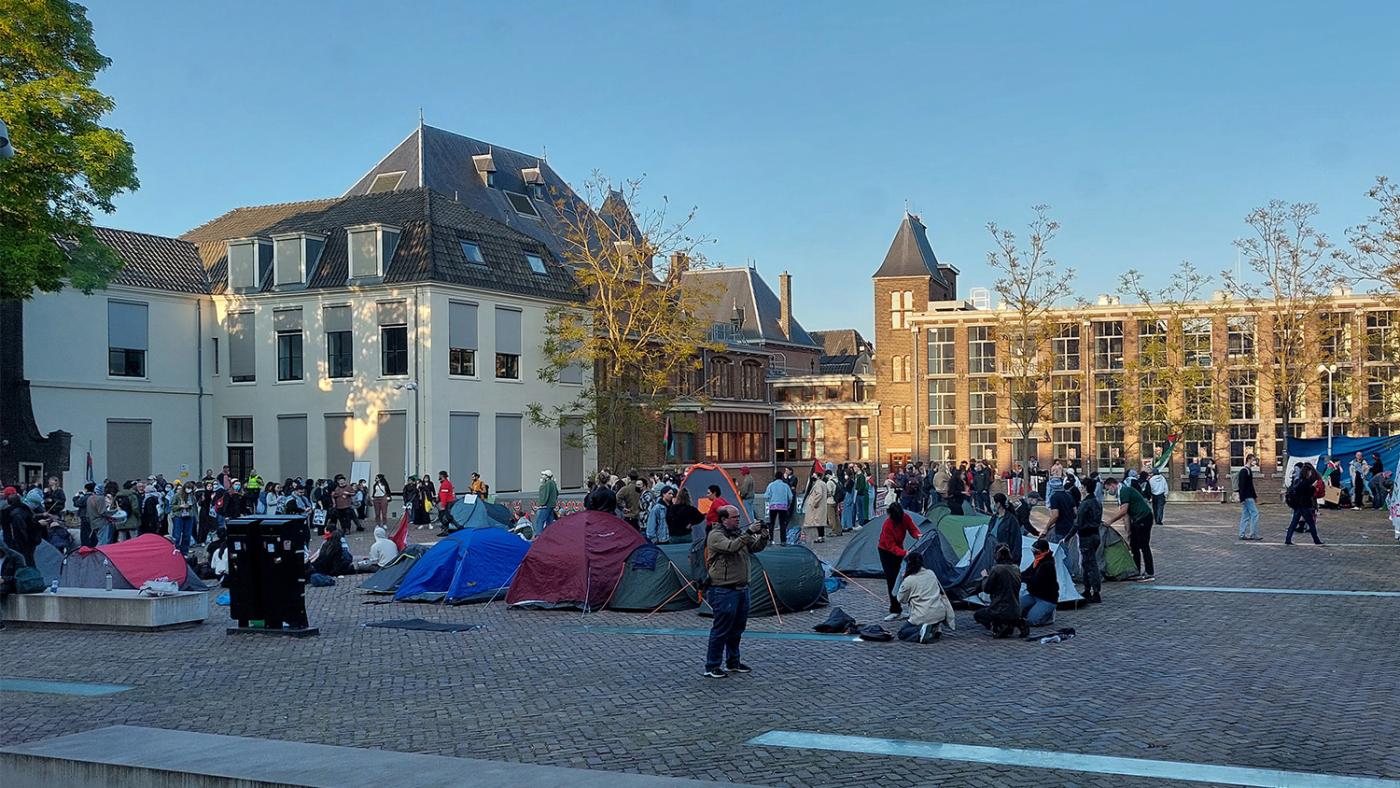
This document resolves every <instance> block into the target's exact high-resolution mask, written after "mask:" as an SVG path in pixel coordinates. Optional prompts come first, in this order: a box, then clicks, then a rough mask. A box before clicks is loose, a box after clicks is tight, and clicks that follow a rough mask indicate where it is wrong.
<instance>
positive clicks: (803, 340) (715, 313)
mask: <svg viewBox="0 0 1400 788" xmlns="http://www.w3.org/2000/svg"><path fill="white" fill-rule="evenodd" d="M683 281H684V282H685V283H686V285H687V286H691V285H694V286H696V287H703V288H705V289H706V290H707V291H708V292H710V293H711V294H712V297H711V298H709V299H708V302H707V304H706V307H707V309H708V311H709V318H710V320H711V321H712V322H715V323H728V322H729V320H730V318H732V317H733V316H734V307H735V306H736V305H737V306H739V307H741V308H742V309H743V310H744V329H743V333H744V337H745V339H747V340H748V341H749V342H777V343H781V344H787V345H794V346H797V347H803V348H811V349H817V350H820V349H821V345H820V344H819V343H817V341H816V340H814V339H812V336H811V335H810V334H808V333H807V330H806V329H804V328H803V327H802V324H801V323H798V322H797V318H796V316H794V317H793V318H792V338H791V339H789V338H788V337H786V336H784V335H783V331H782V329H781V328H780V327H779V318H780V317H781V316H782V304H781V302H779V300H778V296H776V295H775V294H774V293H773V291H772V290H771V289H769V287H768V283H767V282H764V281H763V277H761V276H759V275H758V271H757V270H755V269H753V268H747V267H745V268H702V269H695V270H691V271H687V272H685V274H684V280H683Z"/></svg>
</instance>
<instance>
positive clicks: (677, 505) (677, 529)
mask: <svg viewBox="0 0 1400 788" xmlns="http://www.w3.org/2000/svg"><path fill="white" fill-rule="evenodd" d="M703 522H705V515H703V514H701V513H700V510H699V509H696V508H695V507H694V506H693V505H692V504H691V502H690V491H689V490H687V489H686V488H684V487H682V488H681V490H680V492H679V493H677V494H676V498H675V501H674V502H673V503H672V504H671V505H670V506H668V507H666V531H667V532H668V533H669V534H670V536H671V541H673V542H689V541H692V537H693V536H694V530H693V529H694V528H695V526H697V525H700V524H701V523H703ZM700 533H701V535H702V538H703V534H704V531H701V532H700Z"/></svg>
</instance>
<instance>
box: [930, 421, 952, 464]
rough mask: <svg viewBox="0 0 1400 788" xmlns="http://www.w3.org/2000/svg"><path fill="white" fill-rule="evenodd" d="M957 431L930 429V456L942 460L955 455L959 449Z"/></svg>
mask: <svg viewBox="0 0 1400 788" xmlns="http://www.w3.org/2000/svg"><path fill="white" fill-rule="evenodd" d="M956 441H957V431H956V430H950V429H937V430H929V431H928V456H930V457H932V458H934V459H936V460H938V461H939V462H942V461H943V460H946V459H949V458H951V457H952V456H953V452H955V451H957V449H958V446H957V443H956Z"/></svg>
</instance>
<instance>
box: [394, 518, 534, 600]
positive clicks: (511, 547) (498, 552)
mask: <svg viewBox="0 0 1400 788" xmlns="http://www.w3.org/2000/svg"><path fill="white" fill-rule="evenodd" d="M529 549H530V543H529V542H527V541H525V540H524V539H521V538H520V537H518V536H516V535H515V534H513V533H511V532H510V531H507V530H505V529H504V528H464V529H462V530H460V531H457V532H455V533H453V534H452V535H450V536H448V537H446V538H444V539H443V540H442V541H440V542H438V543H437V544H435V545H433V546H432V547H431V548H429V549H428V552H426V553H424V554H423V557H422V558H419V559H418V560H416V561H414V562H413V564H412V566H411V567H410V568H409V570H408V572H407V573H406V574H405V575H404V578H403V581H402V582H401V583H400V584H399V589H398V591H396V592H394V601H395V602H447V603H448V604H452V605H460V604H466V603H468V602H485V601H487V600H489V599H490V598H491V597H493V596H495V595H496V594H498V593H500V591H501V590H502V589H504V588H506V587H508V586H509V585H510V582H511V578H512V577H514V576H515V573H516V570H517V569H519V568H520V562H521V561H522V560H523V559H524V558H525V553H526V551H528V550H529Z"/></svg>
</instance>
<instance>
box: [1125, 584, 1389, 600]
mask: <svg viewBox="0 0 1400 788" xmlns="http://www.w3.org/2000/svg"><path fill="white" fill-rule="evenodd" d="M1142 585H1143V586H1144V587H1146V588H1155V589H1157V590H1158V591H1207V592H1214V593H1217V594H1292V595H1295V596H1380V597H1400V591H1333V590H1329V589H1324V588H1218V587H1215V586H1159V585H1154V584H1150V583H1143V584H1142Z"/></svg>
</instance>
